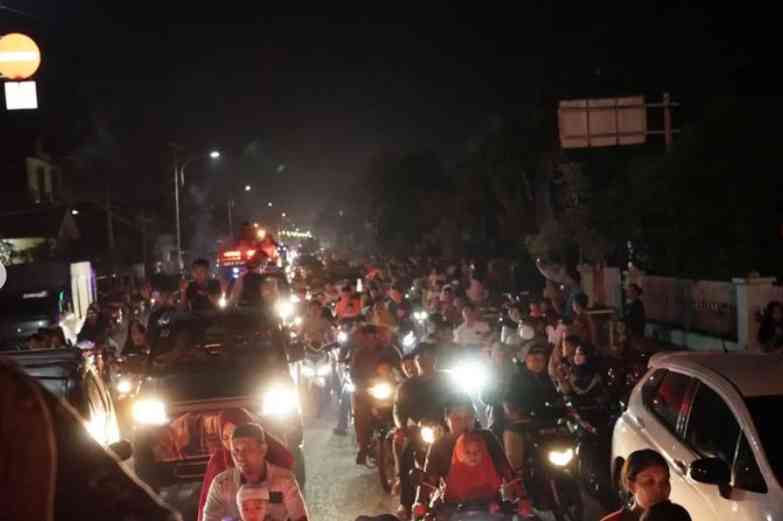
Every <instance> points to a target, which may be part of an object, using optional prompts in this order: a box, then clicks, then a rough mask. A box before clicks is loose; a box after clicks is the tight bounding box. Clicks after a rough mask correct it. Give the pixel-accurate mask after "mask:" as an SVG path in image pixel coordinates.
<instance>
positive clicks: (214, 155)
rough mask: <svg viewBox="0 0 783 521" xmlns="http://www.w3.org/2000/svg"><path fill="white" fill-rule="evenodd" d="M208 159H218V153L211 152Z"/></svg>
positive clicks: (215, 151)
mask: <svg viewBox="0 0 783 521" xmlns="http://www.w3.org/2000/svg"><path fill="white" fill-rule="evenodd" d="M209 157H211V158H212V159H219V158H220V152H218V151H217V150H213V151H212V152H210V153H209Z"/></svg>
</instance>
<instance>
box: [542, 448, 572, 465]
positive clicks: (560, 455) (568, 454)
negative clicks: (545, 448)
mask: <svg viewBox="0 0 783 521" xmlns="http://www.w3.org/2000/svg"><path fill="white" fill-rule="evenodd" d="M548 458H549V463H551V464H552V465H555V466H556V467H565V466H566V465H568V464H569V463H571V460H573V459H574V449H571V448H568V449H565V450H550V451H549V454H548Z"/></svg>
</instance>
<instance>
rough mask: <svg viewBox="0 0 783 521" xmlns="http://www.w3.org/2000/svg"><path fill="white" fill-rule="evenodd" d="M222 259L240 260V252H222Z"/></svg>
mask: <svg viewBox="0 0 783 521" xmlns="http://www.w3.org/2000/svg"><path fill="white" fill-rule="evenodd" d="M223 258H224V259H241V258H242V252H241V251H227V252H223Z"/></svg>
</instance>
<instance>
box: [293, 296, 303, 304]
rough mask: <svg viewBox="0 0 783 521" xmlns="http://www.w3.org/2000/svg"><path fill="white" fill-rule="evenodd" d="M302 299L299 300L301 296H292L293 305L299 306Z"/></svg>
mask: <svg viewBox="0 0 783 521" xmlns="http://www.w3.org/2000/svg"><path fill="white" fill-rule="evenodd" d="M300 301H301V299H300V298H299V295H291V303H292V304H299V302H300Z"/></svg>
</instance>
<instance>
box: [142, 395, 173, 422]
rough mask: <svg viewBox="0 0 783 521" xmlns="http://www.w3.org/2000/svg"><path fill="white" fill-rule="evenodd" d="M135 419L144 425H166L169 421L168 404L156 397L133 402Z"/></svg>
mask: <svg viewBox="0 0 783 521" xmlns="http://www.w3.org/2000/svg"><path fill="white" fill-rule="evenodd" d="M133 419H134V420H135V421H136V423H139V424H142V425H164V424H165V423H167V422H168V421H169V417H168V415H167V414H166V404H164V403H163V401H161V400H158V399H156V398H147V399H145V400H138V401H137V402H136V403H134V404H133Z"/></svg>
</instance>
